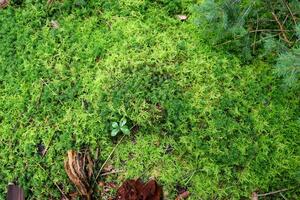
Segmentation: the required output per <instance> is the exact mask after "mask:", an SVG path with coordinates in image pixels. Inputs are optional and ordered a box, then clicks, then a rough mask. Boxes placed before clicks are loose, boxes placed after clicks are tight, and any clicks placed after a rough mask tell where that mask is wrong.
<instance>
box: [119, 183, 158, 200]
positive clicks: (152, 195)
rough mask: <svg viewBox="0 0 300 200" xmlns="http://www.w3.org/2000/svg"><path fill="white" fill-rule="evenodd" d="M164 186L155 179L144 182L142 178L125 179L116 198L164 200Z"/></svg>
mask: <svg viewBox="0 0 300 200" xmlns="http://www.w3.org/2000/svg"><path fill="white" fill-rule="evenodd" d="M162 194H163V191H162V187H161V186H159V185H158V184H157V182H156V181H155V180H150V181H149V182H148V183H146V184H145V183H143V182H142V181H141V180H140V179H137V180H128V181H125V182H124V183H123V184H122V186H121V187H120V188H119V189H118V191H117V196H116V198H115V200H162V199H163V196H162Z"/></svg>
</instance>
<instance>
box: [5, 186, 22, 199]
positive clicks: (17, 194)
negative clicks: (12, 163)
mask: <svg viewBox="0 0 300 200" xmlns="http://www.w3.org/2000/svg"><path fill="white" fill-rule="evenodd" d="M7 200H25V198H24V192H23V189H22V188H21V187H19V186H17V185H14V184H9V185H8V187H7Z"/></svg>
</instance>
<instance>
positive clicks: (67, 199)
mask: <svg viewBox="0 0 300 200" xmlns="http://www.w3.org/2000/svg"><path fill="white" fill-rule="evenodd" d="M53 183H54V185H55V186H56V187H57V189H58V190H59V191H60V193H61V194H62V195H63V196H64V198H65V199H66V200H69V198H68V197H67V196H66V195H65V193H64V192H63V191H62V189H60V187H59V186H58V185H57V183H56V182H53Z"/></svg>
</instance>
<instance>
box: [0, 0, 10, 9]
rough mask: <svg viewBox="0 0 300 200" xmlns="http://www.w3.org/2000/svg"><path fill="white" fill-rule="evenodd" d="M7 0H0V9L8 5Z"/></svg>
mask: <svg viewBox="0 0 300 200" xmlns="http://www.w3.org/2000/svg"><path fill="white" fill-rule="evenodd" d="M8 4H9V0H0V9H1V8H5V7H6V6H8Z"/></svg>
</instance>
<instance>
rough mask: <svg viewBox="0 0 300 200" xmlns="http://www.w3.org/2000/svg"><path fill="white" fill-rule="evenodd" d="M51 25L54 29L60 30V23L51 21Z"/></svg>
mask: <svg viewBox="0 0 300 200" xmlns="http://www.w3.org/2000/svg"><path fill="white" fill-rule="evenodd" d="M50 25H51V27H52V28H53V29H58V28H59V23H58V21H56V20H51V22H50Z"/></svg>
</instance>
